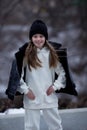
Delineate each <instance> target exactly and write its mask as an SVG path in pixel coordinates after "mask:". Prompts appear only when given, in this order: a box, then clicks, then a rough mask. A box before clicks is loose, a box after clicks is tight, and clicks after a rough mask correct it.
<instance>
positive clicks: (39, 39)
mask: <svg viewBox="0 0 87 130" xmlns="http://www.w3.org/2000/svg"><path fill="white" fill-rule="evenodd" d="M32 42H33V44H34V45H35V46H36V47H37V48H39V49H41V48H42V47H43V46H44V44H45V37H44V35H42V34H35V35H33V36H32Z"/></svg>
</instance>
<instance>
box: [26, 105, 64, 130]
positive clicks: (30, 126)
mask: <svg viewBox="0 0 87 130" xmlns="http://www.w3.org/2000/svg"><path fill="white" fill-rule="evenodd" d="M43 117H44V119H45V121H46V123H47V126H48V130H63V129H62V125H61V119H60V116H59V112H58V109H57V108H51V109H43ZM25 130H40V110H38V109H36V110H28V109H25Z"/></svg>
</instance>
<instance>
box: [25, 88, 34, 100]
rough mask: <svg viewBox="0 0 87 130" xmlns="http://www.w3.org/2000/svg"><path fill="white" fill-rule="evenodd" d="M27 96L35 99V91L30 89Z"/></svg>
mask: <svg viewBox="0 0 87 130" xmlns="http://www.w3.org/2000/svg"><path fill="white" fill-rule="evenodd" d="M26 95H27V97H28V98H29V99H31V100H34V99H35V95H34V93H33V92H32V90H31V89H30V90H29V92H28V93H27V94H26Z"/></svg>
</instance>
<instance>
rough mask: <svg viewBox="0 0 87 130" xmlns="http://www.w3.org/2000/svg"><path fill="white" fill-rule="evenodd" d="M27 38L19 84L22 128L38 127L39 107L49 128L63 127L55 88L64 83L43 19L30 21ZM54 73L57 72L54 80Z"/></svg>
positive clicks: (58, 129) (38, 129)
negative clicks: (22, 119) (22, 106)
mask: <svg viewBox="0 0 87 130" xmlns="http://www.w3.org/2000/svg"><path fill="white" fill-rule="evenodd" d="M29 38H30V43H29V44H28V46H27V48H26V51H25V57H24V59H23V66H22V74H21V79H20V86H19V88H18V91H19V92H21V93H23V94H24V99H23V103H24V108H25V130H40V126H39V124H40V110H42V111H43V117H44V119H45V120H46V123H47V125H48V128H49V130H62V125H61V119H60V116H59V112H58V97H57V95H56V93H55V91H56V90H60V89H61V88H64V87H65V72H64V69H63V67H62V65H61V63H60V62H59V60H58V56H57V54H56V51H55V50H54V48H53V47H52V46H51V45H50V44H49V42H48V31H47V27H46V25H45V23H44V22H43V21H41V20H36V21H34V22H33V24H32V25H31V28H30V32H29ZM25 67H26V77H25V80H23V76H24V68H25ZM55 73H56V74H57V75H58V78H57V79H56V80H55Z"/></svg>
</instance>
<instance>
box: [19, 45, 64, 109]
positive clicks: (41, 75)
mask: <svg viewBox="0 0 87 130" xmlns="http://www.w3.org/2000/svg"><path fill="white" fill-rule="evenodd" d="M49 53H50V51H49V50H48V49H47V48H46V47H44V48H42V49H41V50H40V49H37V56H38V58H39V59H40V61H41V62H42V67H38V68H37V69H34V68H32V71H30V70H29V69H28V65H27V67H26V68H27V69H26V82H24V81H23V71H22V76H21V80H20V86H19V89H18V91H20V92H21V93H24V100H23V103H24V107H25V108H27V109H44V108H53V107H58V97H57V95H56V93H55V92H54V93H52V94H51V95H49V96H47V94H46V91H47V89H48V88H49V87H50V86H51V85H53V88H54V90H59V89H60V88H64V87H65V72H64V69H63V67H62V66H61V64H60V62H58V65H57V67H56V68H50V67H49ZM32 60H33V59H32ZM23 70H24V69H23ZM55 73H57V74H58V78H57V80H55ZM29 89H31V90H32V91H33V93H34V94H35V99H34V100H31V99H29V98H28V97H27V96H26V94H27V93H28V91H29Z"/></svg>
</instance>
